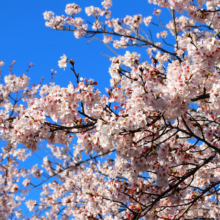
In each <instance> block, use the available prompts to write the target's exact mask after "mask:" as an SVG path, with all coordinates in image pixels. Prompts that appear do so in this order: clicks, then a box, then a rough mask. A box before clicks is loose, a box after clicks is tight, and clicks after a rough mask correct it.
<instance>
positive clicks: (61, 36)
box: [0, 0, 166, 198]
mask: <svg viewBox="0 0 220 220" xmlns="http://www.w3.org/2000/svg"><path fill="white" fill-rule="evenodd" d="M68 3H73V2H71V1H66V0H53V1H52V0H38V1H36V0H22V1H18V0H10V1H1V7H0V33H1V37H0V59H1V60H3V61H4V62H5V66H4V67H3V68H2V69H3V72H2V73H3V75H6V74H8V70H9V68H8V66H9V65H10V63H11V62H12V61H13V60H16V64H15V65H14V68H13V72H14V73H15V74H16V75H22V74H23V73H24V72H25V71H26V69H27V67H28V65H29V63H30V62H32V63H34V67H32V68H31V69H30V71H29V73H28V76H29V77H30V78H31V84H32V83H39V82H40V80H41V77H44V82H43V84H46V83H49V81H50V77H51V75H50V74H51V69H54V70H56V71H57V74H56V77H55V79H54V82H55V83H56V84H59V85H61V86H67V84H68V83H69V81H72V82H75V78H74V75H73V73H72V72H71V70H70V69H69V68H66V70H65V71H64V70H63V69H59V67H58V60H59V59H60V56H62V55H63V54H66V55H67V57H68V58H69V59H71V58H72V59H74V60H75V67H76V71H77V72H78V73H80V76H81V77H83V78H93V79H95V80H96V81H98V82H99V85H98V88H99V89H100V90H101V91H102V92H104V89H105V87H109V85H110V83H109V79H110V76H109V73H108V68H109V66H110V64H111V63H110V61H109V59H108V58H107V57H105V56H103V55H102V54H106V55H109V56H115V55H114V54H113V53H112V52H111V51H110V50H109V49H108V48H107V47H106V46H105V45H104V44H102V43H100V42H98V41H92V42H90V43H89V44H87V41H88V39H80V40H77V39H75V37H74V36H73V33H71V32H64V31H54V30H50V29H49V28H47V27H45V24H44V23H45V21H44V19H43V12H44V11H53V12H55V14H56V15H62V14H65V13H64V10H65V6H66V4H68ZM74 3H76V4H79V5H80V7H81V8H82V12H81V13H80V14H79V15H78V16H82V18H83V19H85V20H89V21H94V20H93V19H92V17H86V16H85V13H84V8H85V7H86V6H91V5H94V6H98V7H101V0H93V1H91V0H75V2H74ZM154 8H155V5H152V4H151V5H150V4H149V3H148V1H147V0H138V1H134V0H120V1H116V0H113V7H112V17H114V18H118V17H119V18H123V17H125V16H126V15H135V14H142V15H143V16H144V17H147V16H149V15H152V14H153V10H154ZM163 18H164V19H165V20H166V15H164V16H163ZM100 37H101V36H100ZM154 37H155V35H154ZM101 39H102V37H101ZM126 50H130V51H131V52H133V51H138V52H140V53H141V55H142V56H141V57H142V58H144V59H147V57H148V56H147V54H146V49H144V48H143V49H138V50H137V49H136V48H127V49H126ZM117 52H118V53H119V54H121V55H123V54H124V52H125V50H119V51H117ZM28 161H29V162H30V160H28ZM31 162H32V163H34V164H35V163H38V162H39V160H38V159H35V160H31ZM32 195H33V194H32ZM35 196H38V194H37V193H35ZM29 198H30V197H29Z"/></svg>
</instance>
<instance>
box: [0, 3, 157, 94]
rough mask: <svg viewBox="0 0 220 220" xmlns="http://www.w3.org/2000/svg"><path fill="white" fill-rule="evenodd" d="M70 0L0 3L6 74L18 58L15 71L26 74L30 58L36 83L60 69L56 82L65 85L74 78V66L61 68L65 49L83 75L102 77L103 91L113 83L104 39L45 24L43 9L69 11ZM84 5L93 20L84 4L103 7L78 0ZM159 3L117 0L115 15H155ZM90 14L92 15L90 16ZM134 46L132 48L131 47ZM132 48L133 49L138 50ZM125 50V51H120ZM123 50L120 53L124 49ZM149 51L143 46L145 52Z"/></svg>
mask: <svg viewBox="0 0 220 220" xmlns="http://www.w3.org/2000/svg"><path fill="white" fill-rule="evenodd" d="M67 3H73V2H71V1H66V0H53V1H52V0H39V1H36V0H22V1H18V0H10V1H1V7H0V33H1V37H0V39H1V40H0V59H2V60H3V61H4V62H5V64H6V65H5V66H4V67H3V74H7V73H8V65H9V64H10V63H11V62H12V61H13V60H16V64H15V66H14V73H15V74H18V75H19V74H23V73H24V72H25V71H26V68H27V66H28V65H29V63H30V62H33V63H34V67H33V68H32V69H31V71H30V72H29V74H28V75H29V77H31V79H32V81H31V82H32V83H37V82H39V81H40V79H41V77H42V76H43V77H44V78H45V81H44V83H48V82H49V80H50V70H51V69H54V70H57V71H58V73H57V76H56V78H55V80H54V81H55V82H57V83H58V84H61V85H62V86H65V85H67V84H68V82H69V81H70V80H74V79H73V76H72V73H71V71H70V70H68V69H66V70H65V71H63V70H62V69H59V68H58V65H57V62H58V60H59V59H60V56H61V55H63V53H65V54H66V55H67V56H68V58H73V59H74V60H75V61H76V70H77V72H79V73H80V74H81V76H82V77H87V78H94V79H95V80H98V81H99V87H100V88H101V90H102V91H103V90H104V88H105V87H108V86H109V74H108V67H109V66H110V62H109V60H108V58H106V57H104V56H102V55H101V53H104V54H108V55H110V56H114V54H113V53H112V52H111V51H110V50H109V49H108V48H106V47H105V45H103V44H102V43H100V42H97V41H93V42H91V43H89V44H88V45H87V44H86V42H87V41H88V39H80V40H77V39H75V37H74V36H73V33H72V32H64V31H54V30H50V29H49V28H47V27H45V25H44V23H45V21H44V19H43V15H42V14H43V12H44V11H54V12H55V13H56V14H57V15H62V14H65V12H64V9H65V5H66V4H67ZM74 3H77V4H79V5H80V6H81V8H82V12H81V13H80V14H79V16H82V17H83V18H84V19H85V20H90V21H93V19H92V17H85V12H84V8H85V7H86V6H90V5H94V6H98V7H101V0H93V1H91V0H76V1H75V2H74ZM154 8H155V5H152V4H151V5H149V3H148V1H147V0H138V1H134V0H120V1H116V0H115V1H114V0H113V7H112V17H115V18H117V17H119V18H123V17H124V16H126V15H134V14H142V15H144V16H149V15H152V13H153V9H154ZM88 18H89V19H88ZM129 49H130V48H129ZM134 50H135V48H132V49H131V51H134ZM120 52H121V54H123V53H124V52H122V51H120ZM120 52H119V53H120ZM142 54H146V52H145V50H144V49H143V53H142Z"/></svg>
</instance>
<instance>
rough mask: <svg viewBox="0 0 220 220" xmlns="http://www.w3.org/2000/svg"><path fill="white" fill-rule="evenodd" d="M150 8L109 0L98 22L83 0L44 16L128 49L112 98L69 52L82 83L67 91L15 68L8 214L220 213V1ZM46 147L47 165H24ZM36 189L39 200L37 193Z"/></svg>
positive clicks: (170, 2)
mask: <svg viewBox="0 0 220 220" xmlns="http://www.w3.org/2000/svg"><path fill="white" fill-rule="evenodd" d="M114 4H115V5H116V4H117V2H116V1H115V2H114ZM149 4H155V5H156V6H155V7H157V8H156V9H155V10H154V11H153V12H152V15H151V16H149V15H140V14H138V15H132V16H130V15H127V16H126V17H125V18H120V19H118V18H111V10H110V8H111V7H112V1H111V0H104V1H103V2H102V3H101V7H100V8H98V7H94V6H90V7H87V8H85V12H86V14H87V16H88V17H89V18H88V19H89V20H90V21H89V22H85V21H84V20H83V19H82V18H81V17H77V16H78V14H80V12H81V11H82V9H81V8H80V6H79V5H77V4H74V3H71V4H67V5H66V9H65V13H66V14H67V16H66V15H62V16H55V14H54V12H52V11H47V12H44V14H43V16H44V19H45V20H46V23H45V24H46V26H47V27H50V28H51V29H55V30H59V31H69V32H73V34H74V36H75V38H77V39H78V38H82V37H87V38H90V39H97V40H99V41H102V42H103V43H104V44H105V45H106V46H108V47H109V48H110V49H111V50H112V51H114V53H115V54H117V49H120V48H128V50H127V51H126V53H125V54H124V55H116V57H111V58H110V68H109V73H110V75H111V80H110V87H109V88H108V89H106V94H102V93H101V92H100V91H99V89H98V82H95V81H94V80H93V79H85V78H82V77H83V73H81V75H80V74H79V73H78V72H77V68H76V67H77V64H75V62H74V60H73V59H71V58H68V57H67V56H66V55H65V54H64V55H63V56H61V59H60V60H59V61H58V65H59V67H60V68H66V71H68V68H70V69H71V70H69V71H72V72H73V74H74V75H75V79H76V81H75V82H70V83H69V85H68V86H67V87H66V88H64V87H60V86H59V85H56V84H55V83H52V82H51V83H50V84H48V85H44V84H43V83H42V82H40V83H38V84H35V85H32V86H30V85H29V78H28V76H27V72H28V71H27V72H26V73H25V74H24V75H23V76H15V75H14V74H13V72H12V67H13V63H12V64H11V66H10V74H9V75H7V76H5V77H4V83H2V84H1V85H0V105H1V111H0V121H1V127H0V128H1V140H2V144H3V147H2V149H1V154H0V160H1V163H0V195H1V197H0V216H1V219H25V218H26V217H27V218H30V219H34V220H37V219H51V220H52V219H62V220H66V219H82V220H84V219H85V220H98V219H106V220H121V219H124V220H125V219H126V220H137V219H145V220H151V219H152V220H156V219H164V220H166V219H181V220H183V219H219V218H220V206H219V196H220V195H219V194H220V189H219V184H220V77H219V74H220V59H219V57H220V33H219V32H220V22H219V21H220V14H219V11H220V0H192V1H191V0H149ZM164 11H167V13H169V15H170V21H169V22H168V23H167V24H164V23H163V21H162V19H161V15H160V14H161V12H164ZM155 18H157V19H158V22H157V23H156V22H155V21H154V20H155ZM154 26H156V27H157V28H159V29H160V31H159V32H156V33H152V31H148V28H151V27H154ZM150 30H154V29H152V28H151V29H150ZM54 34H56V32H54ZM155 37H157V38H156V39H157V42H155ZM112 46H113V48H114V49H113V48H112ZM131 46H132V47H140V48H142V51H143V52H144V53H146V52H147V54H148V55H149V60H148V61H141V59H140V56H141V55H140V54H138V53H136V52H132V53H131V52H129V47H131ZM64 53H65V52H64ZM3 65H4V62H3V61H0V66H3ZM31 66H32V64H30V66H29V67H28V70H29V68H30V67H31ZM74 138H75V139H74ZM73 139H74V140H73ZM42 141H47V143H48V144H47V146H43V144H42ZM39 145H40V146H42V148H43V149H44V150H45V151H46V152H47V154H48V155H47V156H45V157H44V158H43V159H42V164H36V165H34V166H33V167H31V168H26V167H21V166H20V164H22V161H25V160H26V159H27V158H28V157H32V156H33V155H34V153H35V151H37V150H39ZM20 167H21V168H20ZM35 189H38V190H40V193H39V199H37V200H36V198H32V199H26V197H27V195H28V194H29V193H31V191H32V190H35ZM23 204H26V206H27V208H28V209H29V212H30V213H29V214H28V216H25V214H24V213H23V212H22V210H21V206H22V205H23Z"/></svg>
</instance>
